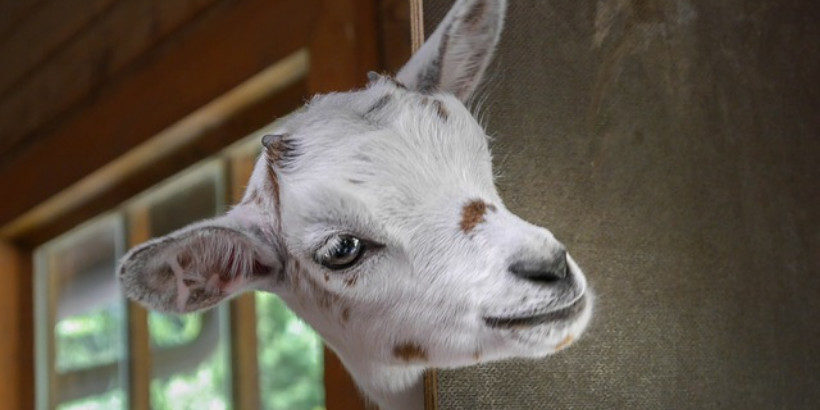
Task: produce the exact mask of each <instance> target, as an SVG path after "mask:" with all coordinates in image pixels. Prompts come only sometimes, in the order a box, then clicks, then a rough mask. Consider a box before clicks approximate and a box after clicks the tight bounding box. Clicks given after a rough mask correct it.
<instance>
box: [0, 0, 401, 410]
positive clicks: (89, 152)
mask: <svg viewBox="0 0 820 410" xmlns="http://www.w3.org/2000/svg"><path fill="white" fill-rule="evenodd" d="M408 1H409V0H395V1H391V0H305V1H301V0H299V1H296V0H283V1H279V2H273V3H271V2H269V1H268V0H245V1H242V2H236V4H233V5H232V6H231V7H232V9H231V10H229V11H227V12H226V13H224V15H221V16H218V17H216V18H214V19H213V21H210V22H209V24H208V25H201V26H199V27H196V28H194V29H191V30H189V32H187V33H185V35H184V36H179V39H172V40H169V41H168V42H167V44H164V45H163V46H162V47H158V51H156V52H153V53H152V55H150V56H149V57H147V58H146V59H145V61H144V62H143V63H142V64H141V65H140V66H139V67H138V69H135V70H129V71H127V72H126V73H125V74H123V75H122V76H119V77H117V78H115V79H113V80H112V81H110V83H108V84H106V85H105V86H104V87H103V89H102V90H101V92H100V93H99V94H100V95H99V96H98V97H96V98H95V99H94V100H92V101H91V102H89V103H86V104H85V106H84V107H82V109H80V110H79V111H77V112H76V113H75V114H76V115H73V116H71V117H69V118H64V119H61V122H60V123H58V124H55V125H52V126H50V127H49V129H48V130H46V132H45V134H43V135H39V136H38V140H37V143H36V144H34V145H32V146H31V147H29V149H26V150H23V151H22V152H21V153H19V155H17V156H16V157H14V158H12V159H11V160H10V162H9V163H7V164H5V165H4V167H3V169H2V170H1V171H0V184H2V185H3V186H4V190H6V192H10V193H13V194H14V196H15V200H14V201H9V202H8V203H7V205H8V206H4V207H3V208H2V209H0V278H3V279H5V280H4V286H2V287H0V329H2V330H3V331H4V333H5V334H6V335H10V336H11V337H6V338H3V340H2V341H0V365H2V368H4V369H5V370H6V373H7V378H6V379H5V380H4V383H3V384H2V385H0V397H4V400H3V401H1V402H0V410H2V409H6V408H8V409H17V408H34V406H35V387H34V386H35V380H34V379H35V377H34V376H35V372H34V356H35V351H34V328H33V323H34V318H33V306H34V300H33V294H34V289H33V280H32V277H33V275H32V273H33V266H32V257H33V249H34V248H36V247H37V246H39V245H41V244H43V243H45V242H47V241H49V240H51V239H53V238H55V237H57V236H58V235H60V234H62V233H64V232H66V231H68V230H69V229H71V228H72V227H74V226H76V225H78V224H79V223H80V222H82V221H85V220H89V219H91V218H92V217H94V216H96V215H99V214H102V213H104V212H105V211H106V210H109V209H113V208H115V207H116V206H118V205H119V204H120V203H122V202H123V201H125V200H126V199H128V198H131V197H133V196H134V195H136V194H137V193H139V192H141V191H143V190H145V189H147V188H148V187H150V186H152V185H155V184H156V183H158V182H159V181H161V180H163V179H165V178H167V177H169V176H171V175H174V174H176V173H177V172H179V171H181V170H183V169H185V168H187V167H188V166H190V165H192V164H193V163H195V162H196V161H198V160H199V159H202V158H204V157H208V156H210V155H213V154H215V153H216V152H218V151H219V150H221V149H222V148H224V147H226V146H228V145H229V144H230V143H232V142H234V141H235V140H237V139H238V138H240V137H243V136H245V135H247V134H249V133H251V132H252V131H254V130H256V129H257V128H259V127H261V126H263V125H265V124H267V123H268V122H270V120H271V119H273V118H275V117H277V116H281V115H284V114H286V113H287V112H289V111H291V110H293V109H295V108H298V106H300V105H301V104H302V102H303V100H304V99H305V98H306V97H307V96H308V95H311V94H314V93H320V92H328V91H335V90H346V89H350V88H355V87H360V86H362V85H364V83H365V81H366V72H367V71H369V70H391V71H395V69H396V68H397V66H396V62H403V61H404V60H405V59H406V57H407V56H409V48H410V45H409V41H407V40H409V37H410V36H409V30H407V29H405V28H404V21H402V19H401V14H402V13H401V11H399V12H397V10H402V8H405V9H409V6H408V4H409V3H408ZM397 15H398V16H399V17H398V19H397V18H396V16H397ZM247 21H251V22H254V24H244V23H245V22H247ZM260 21H264V22H265V24H258V23H259V22H260ZM397 34H398V35H397ZM405 34H406V36H405ZM340 38H347V39H348V41H339V39H340ZM240 43H241V44H243V45H248V46H249V47H250V48H251V49H250V50H248V49H243V48H242V47H236V46H235V44H240ZM206 49H207V50H208V52H204V50H206ZM299 49H305V50H307V52H308V53H309V55H310V60H311V62H310V69H309V71H308V72H307V75H306V76H305V77H302V78H299V79H297V80H296V81H294V82H292V83H289V84H286V85H284V86H281V87H278V88H275V89H267V90H262V91H261V92H260V93H258V94H255V95H253V96H251V97H249V98H247V99H246V100H245V101H241V102H239V103H238V104H236V105H234V106H232V107H231V109H232V110H233V111H232V112H231V115H229V116H226V117H224V118H223V121H222V122H220V123H216V124H208V125H207V126H205V127H202V129H200V130H199V131H198V132H196V133H194V134H192V135H190V136H189V137H190V138H182V139H181V140H179V141H178V142H179V143H178V144H176V145H174V146H172V147H170V148H169V149H168V150H167V151H164V152H162V153H161V155H158V156H156V157H154V158H153V159H152V161H149V162H148V163H141V162H139V161H137V162H136V163H134V162H131V163H128V162H127V161H125V162H122V161H121V162H117V160H118V159H119V160H121V159H123V158H126V159H127V158H128V156H127V154H128V153H129V152H131V151H132V150H135V149H139V147H140V146H141V145H143V144H150V141H149V140H151V139H152V138H153V137H155V136H157V135H159V134H162V133H163V132H167V131H169V130H171V129H173V126H174V125H176V124H177V121H178V119H179V118H180V117H181V116H185V117H187V115H188V114H187V113H191V112H194V111H195V110H197V109H199V108H200V107H202V106H205V105H207V104H209V103H210V102H212V101H213V100H214V99H216V98H217V97H219V96H222V95H224V94H226V93H228V92H229V91H230V90H231V89H233V88H234V87H236V86H237V85H238V84H240V83H241V82H242V81H245V80H246V79H248V78H251V77H252V76H254V75H256V74H258V73H259V70H260V64H262V66H261V67H264V66H265V65H267V66H268V67H271V66H273V65H275V63H277V62H279V61H280V60H282V59H283V58H285V57H287V56H288V55H291V54H293V53H294V52H296V51H297V50H299ZM224 60H229V61H233V62H234V63H235V64H233V65H232V66H230V67H225V65H224V64H222V65H220V64H219V63H220V62H221V61H224ZM191 64H194V65H200V66H203V67H214V69H213V70H212V72H211V73H209V74H208V75H206V76H205V79H204V80H201V81H203V82H204V85H203V86H202V87H200V89H199V90H198V92H197V93H194V94H196V95H194V96H193V98H187V99H178V100H173V101H170V102H169V103H167V104H166V105H167V106H168V107H169V108H167V109H165V110H164V111H163V110H159V111H161V112H159V113H158V114H156V115H153V116H152V117H150V118H146V119H145V121H143V122H141V123H140V124H139V125H138V126H137V127H136V128H135V129H131V128H123V124H127V122H123V121H122V120H123V119H124V118H127V117H128V115H130V113H132V112H139V111H140V107H145V106H146V105H150V104H151V101H155V100H156V99H157V98H158V97H162V96H163V93H164V92H165V90H164V89H163V87H162V86H161V84H162V83H163V82H165V81H167V82H174V81H177V80H175V79H178V78H183V79H184V77H185V76H184V69H185V67H186V66H188V65H191ZM174 85H176V86H179V85H180V84H179V83H175V84H174ZM182 85H184V84H182ZM102 118H104V119H105V120H104V121H102V122H101V121H100V120H101V119H102ZM68 142H70V144H69V143H68ZM43 158H48V159H49V161H42V159H43ZM132 159H133V158H132ZM112 164H114V166H112ZM112 169H113V171H112ZM100 170H102V171H103V172H100ZM105 171H107V172H108V173H106V172H105ZM89 178H98V179H96V180H94V179H91V180H89ZM229 178H232V180H231V182H232V183H230V186H232V187H238V186H240V185H239V184H237V183H236V182H237V181H239V180H240V179H241V178H242V176H239V175H235V174H233V173H232V172H231V168H230V164H229ZM238 195H239V193H238V191H234V192H231V194H230V196H231V199H233V200H236V199H237V197H238ZM137 236H139V232H136V231H131V232H129V242H130V243H135V242H134V241H137V240H138V239H144V238H142V237H140V238H138V237H137ZM253 310H254V304H253V299H252V296H246V297H241V298H238V299H236V300H234V301H232V302H231V314H232V316H233V317H234V318H235V319H237V318H242V317H247V315H246V314H247V313H250V312H253ZM129 312H130V314H129V315H128V320H129V332H131V336H132V338H130V340H132V342H131V343H130V344H129V347H128V348H129V350H130V351H131V352H134V353H135V354H146V353H147V351H148V345H147V322H146V315H145V311H144V310H141V309H137V308H136V307H135V305H130V306H129ZM232 323H233V329H232V335H233V337H234V338H235V339H236V340H239V339H238V338H246V337H247V336H248V335H250V334H254V335H255V323H247V321H243V320H241V319H239V320H235V321H232ZM245 340H247V339H245ZM253 340H255V337H254V338H253ZM251 350H252V351H249V350H248V349H244V350H236V349H231V352H232V353H231V354H232V359H233V361H234V362H235V365H234V369H235V370H234V371H235V372H236V374H235V375H234V378H233V382H234V383H233V385H232V388H233V396H234V403H235V406H236V408H238V409H256V408H258V406H259V403H258V398H257V396H258V394H255V393H258V384H257V381H258V380H257V377H258V376H257V375H256V366H257V362H256V351H255V349H251ZM146 371H148V369H147V368H146V367H145V365H144V364H140V363H131V364H130V367H129V372H131V373H134V372H146ZM325 386H326V403H327V404H326V405H327V408H328V410H334V409H357V408H358V409H364V408H365V407H366V406H365V404H364V401H363V400H362V399H361V398H360V397H358V395H356V394H355V393H356V392H357V389H356V388H355V385H354V384H353V382H352V380H351V379H350V377H349V375H348V374H347V373H346V371H345V370H344V368H343V367H342V366H341V363H340V362H339V360H338V358H336V357H335V355H333V354H332V352H330V351H328V350H326V359H325ZM148 387H149V386H147V385H145V386H136V389H130V390H132V391H138V392H139V394H136V395H135V396H134V397H130V400H129V401H130V404H131V408H138V409H147V408H148V407H149V403H148V402H147V400H148V399H149V397H150V396H149V395H148V394H146V392H147V391H148ZM254 392H255V393H254ZM252 393H254V394H252Z"/></svg>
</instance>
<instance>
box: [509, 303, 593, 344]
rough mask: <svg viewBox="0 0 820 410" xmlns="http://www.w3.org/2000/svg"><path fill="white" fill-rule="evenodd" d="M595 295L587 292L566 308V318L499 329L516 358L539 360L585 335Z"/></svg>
mask: <svg viewBox="0 0 820 410" xmlns="http://www.w3.org/2000/svg"><path fill="white" fill-rule="evenodd" d="M593 305H594V296H593V294H592V293H591V292H590V291H589V290H587V292H585V294H584V296H582V297H581V298H580V299H579V300H578V302H577V303H576V304H575V305H574V306H573V307H572V308H571V309H569V316H567V317H566V318H562V319H560V320H555V321H548V322H545V323H539V324H534V325H532V326H516V327H514V328H510V329H502V330H501V331H502V332H504V333H507V336H508V337H509V338H510V340H511V341H512V342H513V343H514V344H515V348H514V350H515V354H514V356H518V357H531V358H538V357H544V356H548V355H551V354H554V353H556V352H558V351H561V350H564V349H566V348H567V347H569V346H570V345H572V344H574V343H575V342H576V341H577V340H578V339H579V338H580V337H581V335H582V334H583V333H584V331H585V330H586V328H587V325H589V322H590V320H591V318H592V311H593Z"/></svg>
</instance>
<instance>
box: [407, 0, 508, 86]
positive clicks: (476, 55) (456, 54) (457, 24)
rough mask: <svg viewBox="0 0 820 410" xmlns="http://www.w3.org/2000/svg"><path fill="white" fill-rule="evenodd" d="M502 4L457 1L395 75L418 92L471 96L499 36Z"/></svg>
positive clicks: (497, 1) (497, 0)
mask: <svg viewBox="0 0 820 410" xmlns="http://www.w3.org/2000/svg"><path fill="white" fill-rule="evenodd" d="M506 10H507V1H506V0H458V1H456V3H455V4H454V5H453V7H452V8H451V9H450V11H449V12H448V13H447V15H446V16H444V19H443V20H442V21H441V23H439V25H438V27H437V28H436V31H434V32H433V34H432V35H430V38H429V39H427V41H426V42H425V43H424V45H422V46H421V48H420V49H419V50H418V51H417V52H416V53H415V54H413V56H412V57H411V58H410V61H408V62H407V64H405V66H404V67H402V69H401V71H399V73H398V74H397V75H396V79H398V80H399V81H400V82H401V83H403V84H404V85H406V86H407V87H408V88H410V89H412V90H416V91H420V92H436V91H442V92H449V93H452V94H454V95H455V96H456V97H458V98H459V99H460V100H462V101H465V102H466V101H467V100H468V99H469V98H470V96H472V94H473V92H474V91H475V89H476V87H478V84H479V83H480V82H481V78H482V77H483V75H484V71H485V70H486V69H487V66H488V65H489V64H490V61H491V60H492V57H493V52H494V51H495V46H496V44H497V43H498V39H499V37H500V35H501V30H502V28H503V23H504V14H505V13H506Z"/></svg>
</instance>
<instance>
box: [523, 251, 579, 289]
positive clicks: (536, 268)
mask: <svg viewBox="0 0 820 410" xmlns="http://www.w3.org/2000/svg"><path fill="white" fill-rule="evenodd" d="M510 272H512V273H513V274H514V275H516V276H518V277H520V278H522V279H526V280H529V281H532V282H536V283H542V284H553V283H556V282H559V281H562V280H565V279H566V278H567V277H568V276H569V275H568V272H567V251H566V250H564V249H561V250H559V251H558V252H555V253H554V254H553V256H552V257H547V258H542V259H532V260H522V261H518V262H515V263H513V264H512V265H510Z"/></svg>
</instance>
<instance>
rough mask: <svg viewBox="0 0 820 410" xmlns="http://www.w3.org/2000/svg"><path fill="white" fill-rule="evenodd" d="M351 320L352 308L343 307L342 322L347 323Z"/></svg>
mask: <svg viewBox="0 0 820 410" xmlns="http://www.w3.org/2000/svg"><path fill="white" fill-rule="evenodd" d="M348 320H350V308H348V307H346V308H344V309H342V323H347V321H348Z"/></svg>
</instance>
